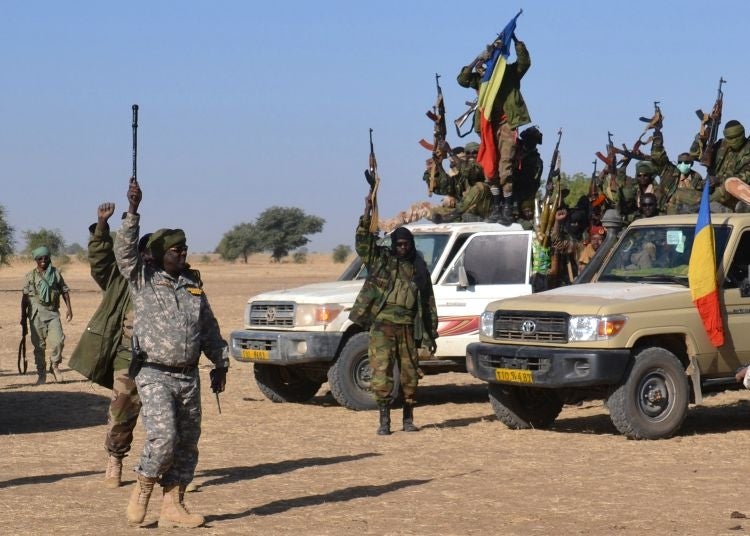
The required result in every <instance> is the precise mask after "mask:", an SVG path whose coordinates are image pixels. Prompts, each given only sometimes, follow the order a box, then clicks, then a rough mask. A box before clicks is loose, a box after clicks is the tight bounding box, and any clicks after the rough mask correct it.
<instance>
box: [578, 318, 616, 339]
mask: <svg viewBox="0 0 750 536" xmlns="http://www.w3.org/2000/svg"><path fill="white" fill-rule="evenodd" d="M626 320H627V317H624V316H571V317H570V321H569V323H568V342H587V341H604V340H607V339H611V338H612V337H614V336H615V335H617V334H618V333H620V331H622V328H623V327H624V326H625V321H626Z"/></svg>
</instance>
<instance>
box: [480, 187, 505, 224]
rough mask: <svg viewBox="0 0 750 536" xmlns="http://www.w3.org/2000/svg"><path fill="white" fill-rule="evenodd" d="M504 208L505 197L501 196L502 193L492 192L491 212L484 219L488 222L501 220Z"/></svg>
mask: <svg viewBox="0 0 750 536" xmlns="http://www.w3.org/2000/svg"><path fill="white" fill-rule="evenodd" d="M502 209H503V198H502V197H501V196H500V194H499V193H498V194H492V208H491V209H490V214H489V216H487V219H486V220H484V221H486V222H487V223H497V222H499V221H500V218H501V217H502V212H503V211H502Z"/></svg>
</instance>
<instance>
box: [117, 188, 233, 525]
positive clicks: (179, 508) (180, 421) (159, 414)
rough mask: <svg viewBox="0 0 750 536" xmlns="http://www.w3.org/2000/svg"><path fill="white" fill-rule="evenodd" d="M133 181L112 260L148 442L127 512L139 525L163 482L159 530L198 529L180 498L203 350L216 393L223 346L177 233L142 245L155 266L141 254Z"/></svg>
mask: <svg viewBox="0 0 750 536" xmlns="http://www.w3.org/2000/svg"><path fill="white" fill-rule="evenodd" d="M141 198H142V193H141V189H140V187H139V186H138V183H137V181H135V180H134V179H131V182H130V186H129V188H128V201H129V207H128V212H127V214H125V218H124V220H123V224H122V227H121V229H120V232H119V233H118V240H117V243H116V244H115V258H116V259H117V265H118V267H119V269H120V272H121V273H122V275H123V276H124V277H125V278H126V279H127V280H128V283H129V287H130V294H131V298H132V301H133V309H134V313H135V314H134V321H133V333H134V337H136V341H137V343H138V345H139V346H138V347H139V348H140V352H139V355H140V356H141V357H142V358H143V363H142V368H140V370H139V371H138V372H137V373H136V376H135V383H136V386H137V387H138V394H139V395H140V397H141V403H142V404H143V408H142V412H141V413H142V421H143V426H144V428H145V430H146V444H145V445H144V448H143V452H142V454H141V459H140V462H139V463H138V466H137V467H136V469H135V470H136V472H137V473H138V481H137V482H136V484H135V486H134V488H133V493H132V494H131V496H130V501H129V503H128V508H127V517H128V522H129V523H131V524H135V525H138V524H140V523H142V522H143V520H144V518H145V516H146V509H147V507H148V502H149V499H150V497H151V492H152V490H153V487H154V484H155V483H156V482H157V480H160V483H161V486H162V488H163V493H164V500H163V503H162V509H161V514H160V517H159V526H160V527H198V526H200V525H202V524H203V522H204V518H203V516H200V515H197V514H191V513H190V512H188V510H187V509H186V508H185V504H184V494H185V488H186V486H187V484H188V483H189V482H190V481H192V479H193V474H194V472H195V466H196V465H197V463H198V439H199V437H200V433H201V405H200V379H199V375H198V359H199V357H200V354H201V352H202V353H204V354H206V356H207V357H208V358H209V359H210V360H211V361H212V362H213V363H214V369H213V370H212V371H211V374H210V376H211V387H212V389H213V390H214V391H216V392H221V391H223V389H224V386H225V383H226V372H227V368H228V367H229V357H228V356H229V354H228V350H227V343H226V341H224V340H223V339H222V337H221V332H220V331H219V325H218V322H217V321H216V318H215V317H214V314H213V312H212V311H211V307H210V306H209V304H208V300H207V298H206V295H205V293H204V292H203V290H202V289H201V288H200V284H199V282H198V281H196V280H195V278H194V277H193V273H192V272H191V271H189V270H187V269H186V258H187V245H186V240H185V233H184V232H183V231H182V230H181V229H160V230H158V231H156V232H154V233H153V234H152V235H151V238H150V239H149V241H148V244H147V247H148V249H149V250H150V252H151V255H152V264H151V265H148V264H145V263H144V262H143V260H142V259H141V257H140V255H139V254H138V246H137V244H138V232H139V220H140V216H139V214H138V206H139V205H140V202H141Z"/></svg>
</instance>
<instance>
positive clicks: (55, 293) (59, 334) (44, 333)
mask: <svg viewBox="0 0 750 536" xmlns="http://www.w3.org/2000/svg"><path fill="white" fill-rule="evenodd" d="M45 281H46V284H47V286H48V287H49V296H48V297H47V299H46V300H45V298H44V297H43V296H44V294H45V292H44V291H43V289H42V287H43V285H45ZM69 291H70V289H69V288H68V285H67V284H66V283H65V280H64V279H63V276H62V274H61V273H60V272H59V271H58V270H57V268H55V267H54V266H52V265H51V264H50V265H49V266H48V268H47V270H46V271H45V273H44V274H40V273H39V271H38V270H37V269H36V268H34V269H33V270H31V271H30V272H29V273H27V274H26V277H25V278H24V282H23V294H24V296H25V297H26V298H27V299H28V300H29V316H28V319H29V332H30V335H31V343H32V344H33V345H34V362H35V363H36V370H37V372H38V373H39V375H40V377H41V376H43V375H44V373H45V370H46V366H45V365H46V363H45V353H46V352H47V350H49V362H50V365H51V366H55V367H57V366H58V365H59V364H60V363H61V362H62V351H63V348H64V346H65V334H64V333H63V328H62V322H61V321H60V297H61V296H62V295H63V294H67V293H68V292H69Z"/></svg>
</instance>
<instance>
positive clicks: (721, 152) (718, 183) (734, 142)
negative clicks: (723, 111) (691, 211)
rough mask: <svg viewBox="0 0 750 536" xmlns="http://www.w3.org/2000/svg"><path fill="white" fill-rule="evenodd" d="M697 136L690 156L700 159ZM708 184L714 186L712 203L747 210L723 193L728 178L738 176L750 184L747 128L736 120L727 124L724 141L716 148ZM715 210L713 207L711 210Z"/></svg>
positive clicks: (715, 146) (749, 151)
mask: <svg viewBox="0 0 750 536" xmlns="http://www.w3.org/2000/svg"><path fill="white" fill-rule="evenodd" d="M699 147H700V146H699V143H698V136H696V140H695V141H694V142H693V145H692V146H691V147H690V153H691V155H693V156H696V157H697V156H698V152H699ZM707 175H708V177H707V181H708V183H709V184H710V185H711V186H712V187H715V189H714V191H713V192H712V193H711V201H717V202H719V203H721V204H722V205H724V206H726V207H728V208H730V209H732V210H735V209H737V208H740V209H741V210H746V209H745V208H744V207H742V205H744V203H740V204H739V207H738V202H737V200H736V199H735V198H734V197H732V196H731V195H730V194H729V193H728V192H726V190H724V186H723V185H724V181H725V180H726V179H728V178H729V177H738V178H739V179H741V180H742V181H743V182H745V183H747V184H750V139H749V138H747V137H746V136H745V127H744V126H742V123H740V122H739V121H737V120H731V121H728V122H727V124H726V125H724V139H721V140H719V141H717V142H716V144H715V145H714V152H713V162H712V163H711V166H709V168H708V172H707ZM712 210H713V208H712Z"/></svg>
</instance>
